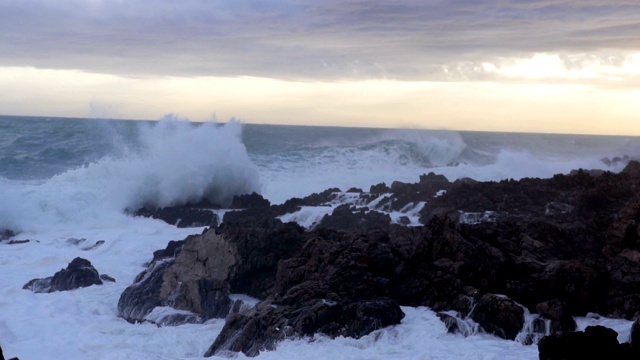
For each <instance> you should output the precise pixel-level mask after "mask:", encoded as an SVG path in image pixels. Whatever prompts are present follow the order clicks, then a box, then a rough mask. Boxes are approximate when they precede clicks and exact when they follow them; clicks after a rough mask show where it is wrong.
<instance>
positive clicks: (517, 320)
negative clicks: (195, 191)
mask: <svg viewBox="0 0 640 360" xmlns="http://www.w3.org/2000/svg"><path fill="white" fill-rule="evenodd" d="M341 194H343V193H340V192H339V190H338V189H328V190H327V191H325V192H323V193H318V194H313V195H311V196H309V197H307V198H302V199H291V200H289V201H287V202H285V203H284V204H282V205H269V204H268V202H265V201H262V200H260V198H259V195H254V194H252V195H251V196H248V197H246V198H241V199H238V201H237V204H238V205H237V206H239V207H240V206H242V207H243V208H244V209H245V210H237V211H233V212H227V213H226V214H225V217H224V221H223V223H222V224H221V225H220V226H218V227H217V228H215V229H214V228H212V229H210V230H207V231H206V232H204V233H203V234H201V235H196V236H193V237H189V238H187V239H186V240H185V241H183V242H174V243H171V244H169V246H168V247H167V248H166V249H164V250H161V251H158V252H156V253H155V254H154V260H153V261H152V263H151V264H150V265H149V268H148V269H147V270H146V271H145V272H143V273H142V274H140V275H139V276H138V279H136V283H135V284H134V285H132V286H131V287H129V288H128V289H127V290H126V291H125V293H124V294H123V297H121V304H119V309H121V316H123V317H125V318H129V319H139V318H141V319H144V316H146V315H145V314H148V313H149V312H150V311H151V310H153V308H154V307H157V306H173V307H174V308H176V309H181V310H187V311H189V312H193V313H194V314H196V315H197V316H201V317H204V318H206V317H212V316H224V313H225V311H224V310H222V309H227V308H229V304H228V293H244V294H248V295H251V296H253V297H256V298H259V299H264V300H263V301H262V302H260V303H259V304H258V305H257V306H256V307H255V308H254V309H252V310H248V311H245V312H241V313H238V314H233V315H230V317H229V319H228V321H227V324H226V325H225V327H224V329H223V331H222V332H221V334H220V335H219V337H218V339H216V341H215V342H214V344H213V345H212V347H211V348H210V349H209V351H208V352H207V354H208V355H213V354H221V353H223V352H225V351H242V352H244V353H245V354H247V355H250V356H253V355H256V354H257V352H258V351H261V350H265V349H266V350H268V349H273V348H274V347H275V346H276V345H277V342H278V341H280V340H282V339H284V338H290V337H301V336H306V335H310V334H313V333H323V334H326V335H327V336H338V335H345V334H346V336H354V337H358V336H363V335H365V334H367V333H369V332H371V331H374V330H376V329H379V328H381V327H383V326H389V325H393V324H397V323H399V322H400V321H401V319H402V315H401V313H402V312H401V309H400V308H399V307H398V305H408V306H429V307H431V308H432V309H433V310H435V311H440V312H442V314H443V316H442V318H443V320H445V321H447V319H449V317H448V316H451V315H449V314H450V313H449V312H447V311H454V312H456V313H458V314H459V315H460V316H462V317H469V318H471V319H473V320H475V321H476V322H477V323H478V324H479V326H480V327H481V329H482V331H485V332H488V333H492V334H495V335H497V336H500V337H503V338H505V339H514V338H516V335H517V334H518V332H519V331H520V330H521V329H522V328H523V325H524V308H526V309H527V310H528V311H529V312H531V313H532V314H536V313H537V314H538V316H539V320H538V323H537V325H535V324H534V327H538V328H541V329H542V328H544V327H545V326H546V325H545V324H546V322H547V321H548V322H549V323H550V325H549V326H550V327H551V330H550V332H551V333H554V334H556V335H553V336H556V337H561V336H564V335H571V334H574V333H573V330H575V322H574V321H573V319H572V316H573V315H576V316H580V315H585V314H586V313H587V312H595V313H600V314H602V315H604V316H610V317H622V318H626V319H632V318H634V316H636V317H637V316H638V315H640V314H638V309H640V295H638V294H640V225H639V224H640V163H638V162H635V161H630V162H629V164H628V165H627V168H626V169H625V170H624V171H622V172H621V173H619V174H613V173H609V172H602V173H591V172H588V171H576V172H575V173H573V174H571V175H556V176H554V177H553V178H550V179H522V180H520V181H513V180H505V181H501V182H477V181H473V180H470V179H463V180H458V181H455V182H453V183H452V182H449V181H448V180H447V179H445V178H443V177H441V176H437V175H434V174H428V175H424V176H423V177H421V178H420V182H419V183H416V184H405V183H393V184H392V185H391V186H390V187H389V186H386V185H385V184H379V185H376V186H372V187H371V189H370V191H369V192H356V191H353V192H350V194H351V195H349V196H351V197H352V198H353V199H355V200H354V201H355V202H352V204H356V203H357V204H360V205H367V204H371V203H372V202H375V207H372V208H370V209H369V210H377V211H380V212H382V211H395V210H396V209H403V208H408V207H412V206H416V204H419V203H420V202H424V203H425V205H424V206H423V207H422V208H421V210H420V211H419V214H420V219H421V222H422V225H421V226H412V227H407V226H400V225H398V224H390V222H389V221H388V219H387V218H384V219H383V218H382V217H379V218H376V219H375V221H371V224H373V225H371V226H369V225H367V226H362V224H363V223H367V220H366V216H368V215H369V214H371V212H372V211H367V210H363V207H362V206H360V205H358V206H355V205H347V206H342V207H339V206H338V207H336V208H335V209H334V210H333V212H332V213H331V214H330V215H328V216H327V217H325V219H327V220H326V221H324V220H323V221H322V222H321V223H320V225H318V226H316V227H314V228H313V229H312V230H305V229H303V228H301V227H300V226H298V225H296V224H294V223H287V224H283V223H282V222H281V221H280V220H278V219H277V216H280V215H282V214H284V213H288V212H292V211H297V210H298V209H300V207H301V206H327V205H328V204H332V202H334V201H336V199H337V198H338V197H339V196H342V195H341ZM252 204H253V205H252ZM367 206H368V205H367ZM470 214H476V215H477V216H476V215H474V216H475V217H474V216H471V215H470ZM376 216H378V215H376V214H374V217H376ZM323 223H324V224H323ZM212 264H218V265H215V266H214V265H212ZM143 284H144V286H143ZM147 286H148V288H147ZM137 288H140V289H142V288H144V289H147V290H140V289H138V290H136V289H137ZM143 299H146V300H145V301H146V303H145V302H144V301H142V300H143ZM168 299H171V301H168ZM137 302H141V303H144V305H140V304H137ZM132 304H133V305H132ZM121 305H122V307H121ZM126 309H134V310H126ZM382 309H384V311H382ZM445 312H446V313H445ZM132 314H133V315H132ZM386 314H394V315H393V316H388V317H387V315H386ZM445 315H446V316H445ZM136 316H137V317H136ZM541 329H538V330H540V331H541V333H544V332H545V331H546V328H545V329H544V330H541ZM596 334H598V335H597V337H602V338H603V339H606V338H607V336H608V335H607V333H606V332H596ZM571 336H575V335H571ZM580 336H582V335H580ZM549 341H551V342H549ZM553 341H555V340H547V344H546V345H542V347H541V349H545V347H547V346H550V345H549V344H553ZM571 341H573V340H571ZM604 341H605V342H606V341H607V340H604ZM603 346H605V345H603ZM545 351H546V350H545ZM541 354H542V353H541ZM541 356H542V355H541ZM545 356H546V355H545ZM550 358H553V357H550Z"/></svg>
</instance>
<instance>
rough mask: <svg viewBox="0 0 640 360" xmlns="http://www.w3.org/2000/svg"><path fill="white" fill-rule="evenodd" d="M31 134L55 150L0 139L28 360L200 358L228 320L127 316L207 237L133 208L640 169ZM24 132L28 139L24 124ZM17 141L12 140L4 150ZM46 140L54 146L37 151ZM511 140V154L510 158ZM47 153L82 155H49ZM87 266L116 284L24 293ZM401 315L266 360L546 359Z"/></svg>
mask: <svg viewBox="0 0 640 360" xmlns="http://www.w3.org/2000/svg"><path fill="white" fill-rule="evenodd" d="M10 121H25V120H10ZM29 121H33V123H29V127H30V129H29V130H28V131H33V130H34V129H37V128H39V127H42V126H45V127H47V126H48V128H46V129H47V131H43V132H42V134H43V135H42V136H41V137H40V138H38V139H40V140H39V141H30V143H32V144H34V143H37V144H40V145H41V146H44V147H45V148H42V147H41V148H38V149H35V148H30V147H24V146H22V145H20V142H19V141H15V140H16V139H15V138H11V139H10V140H9V141H0V144H13V145H16V146H18V145H19V148H17V149H15V150H16V152H9V151H8V150H7V148H6V147H0V152H2V151H4V153H3V156H5V155H7V156H5V157H2V159H3V164H0V168H2V166H4V165H5V164H8V163H11V164H17V163H19V164H21V165H20V167H19V169H20V171H11V170H12V169H14V168H11V169H9V168H6V167H5V168H2V171H0V228H7V227H8V228H10V229H13V230H16V231H21V233H20V234H19V235H18V236H17V237H16V239H30V240H31V241H30V242H27V243H24V244H16V245H10V246H9V245H4V244H3V245H1V246H0V265H1V266H2V269H3V276H2V277H0V295H1V296H0V341H2V343H1V345H2V348H3V350H4V353H5V355H8V356H18V357H20V358H21V359H45V360H46V359H59V358H66V359H88V358H91V359H142V360H151V359H200V358H202V355H203V354H204V353H205V351H206V350H207V348H208V347H209V346H210V345H211V343H212V342H213V340H214V339H215V338H216V336H217V334H218V332H219V331H220V329H221V328H222V326H223V321H222V320H212V321H210V322H207V323H205V324H199V325H182V326H177V327H162V328H157V327H156V326H155V325H152V324H137V325H132V324H129V323H127V322H125V321H124V320H122V319H120V318H117V308H116V307H117V302H118V298H119V296H120V294H121V293H122V291H123V290H124V289H125V288H126V286H128V285H129V284H131V283H132V281H133V279H134V277H135V276H136V275H137V274H138V273H139V272H140V271H142V269H143V268H144V264H145V263H146V262H148V261H149V260H151V256H152V253H153V251H154V250H157V249H161V248H164V247H165V246H166V244H167V242H168V241H170V240H181V239H184V238H185V237H186V236H187V235H190V234H192V233H199V232H201V231H202V228H195V229H178V228H176V227H174V226H170V225H167V224H165V223H163V222H161V221H158V220H152V219H143V218H133V217H130V216H127V215H125V209H127V208H135V207H138V206H142V205H151V206H166V205H177V204H180V203H184V202H187V201H194V200H199V199H200V198H202V197H207V198H209V199H210V200H211V201H212V202H220V203H221V204H222V205H224V203H225V202H227V201H228V200H229V199H230V197H232V196H233V195H234V194H237V193H247V192H251V191H258V192H262V194H263V195H264V196H265V197H266V198H268V199H269V200H270V201H271V202H272V203H282V202H284V201H285V200H287V199H289V198H291V197H294V196H297V197H304V196H307V195H309V194H311V193H313V192H320V191H323V190H325V189H327V188H331V187H339V188H340V189H342V191H343V192H345V193H346V190H348V189H349V188H351V187H359V188H362V189H363V190H365V191H366V190H368V189H369V187H370V186H371V185H375V184H378V183H381V182H386V183H387V185H390V184H391V183H392V182H393V181H403V182H410V183H413V182H416V181H418V177H419V175H421V174H424V173H427V172H430V171H433V172H435V173H437V174H443V175H445V176H446V177H447V178H448V179H449V180H450V181H453V180H455V179H458V178H463V177H471V178H474V179H476V180H501V179H506V178H513V179H520V178H522V177H549V176H552V175H554V174H556V173H567V172H569V171H571V170H573V169H576V168H586V169H593V168H598V169H605V170H613V171H619V170H621V169H622V167H623V166H624V165H623V164H621V163H614V164H611V165H607V164H605V163H603V162H602V161H600V159H601V158H603V157H613V156H622V155H629V156H631V157H638V155H640V150H639V149H640V148H639V147H638V146H637V144H638V143H639V142H638V141H637V139H627V138H612V137H575V136H567V137H562V136H557V137H556V136H550V137H545V136H537V135H536V136H534V135H526V136H525V135H519V134H513V136H506V137H505V136H502V135H495V134H494V135H492V134H469V133H456V132H429V131H410V130H398V131H388V130H375V129H365V130H362V129H339V128H333V129H323V130H322V131H316V129H309V128H299V127H266V126H258V125H242V124H239V123H233V122H232V123H229V124H226V125H222V124H215V123H205V124H191V123H188V122H184V121H177V120H176V119H167V120H163V121H161V122H157V123H129V122H127V123H120V122H117V123H111V122H96V123H94V124H99V125H95V126H94V125H87V124H90V123H84V122H73V121H75V120H60V122H59V123H56V121H58V120H55V121H53V120H52V121H49V122H46V124H45V123H44V122H43V123H39V121H40V120H38V119H35V120H29ZM80 124H82V126H80ZM114 124H116V125H117V126H116V125H114ZM13 125H15V126H14V127H13V128H15V129H16V131H20V129H21V127H20V126H19V125H16V124H13ZM57 125H60V127H61V128H58V127H56V126H57ZM62 125H64V126H62ZM85 125H87V126H85ZM49 130H56V131H49ZM22 131H23V132H25V131H27V130H25V129H24V128H23V129H22ZM340 134H342V135H340ZM10 135H11V134H8V133H3V134H0V138H2V137H3V136H10ZM45 135H46V136H48V137H49V139H50V140H51V141H50V142H49V143H47V142H44V141H43V140H41V139H46V138H47V137H46V136H45ZM20 136H26V134H24V133H22V134H20ZM54 136H55V137H56V138H55V139H53V138H52V137H54ZM491 136H495V137H496V138H497V139H498V140H495V139H493V138H492V137H491ZM353 139H357V140H353ZM505 139H509V140H510V141H511V143H510V144H505V142H504V140H505ZM0 140H2V139H0ZM54 140H55V141H54ZM26 143H29V142H26V141H25V142H24V144H26ZM47 144H56V146H59V147H61V148H62V150H64V148H65V147H67V149H74V150H77V149H82V151H58V150H60V149H57V150H55V149H47V148H46V146H48V145H47ZM594 144H595V145H594ZM2 146H4V145H2ZM20 146H21V147H20ZM12 151H13V150H12ZM36 153H37V154H36ZM44 154H48V155H51V156H49V157H45V156H44ZM36 155H37V156H36ZM62 155H64V156H65V158H64V159H62V158H59V162H58V163H55V159H56V156H58V157H59V156H62ZM4 159H11V161H9V160H7V162H5V161H4ZM28 159H30V160H29V161H35V162H34V163H28V161H27V160H28ZM45 162H47V164H46V165H47V166H45ZM40 166H42V169H44V170H42V169H40V168H39V167H40ZM35 168H38V169H35ZM36 170H37V171H36ZM45 170H46V171H45ZM23 175H24V176H23ZM350 201H353V197H350V196H349V194H348V193H346V195H344V196H343V197H340V198H339V201H338V202H337V203H335V204H331V206H330V207H327V209H317V208H303V209H302V210H301V211H300V212H298V213H295V214H291V215H290V217H291V218H289V219H285V220H295V221H298V222H300V223H302V224H305V225H307V226H311V225H312V224H313V223H315V222H317V221H318V219H319V218H321V216H323V215H324V214H325V213H327V212H325V210H326V211H331V210H332V209H333V208H334V207H336V206H338V205H339V204H342V203H350ZM419 207H420V204H416V205H415V207H414V208H407V209H403V211H404V212H400V213H401V214H403V215H407V214H409V215H410V217H411V221H412V224H413V222H415V221H416V218H417V213H416V212H417V211H418V209H419ZM411 214H413V215H411ZM392 215H394V216H396V217H397V215H398V214H392ZM414 225H415V224H414ZM82 239H84V241H78V240H82ZM98 241H104V243H102V245H101V246H99V247H97V248H95V249H92V250H87V249H86V248H87V247H90V246H84V245H82V246H79V245H78V244H88V245H92V244H95V243H97V242H98ZM77 256H81V257H84V258H87V259H88V260H90V261H91V262H92V263H93V265H94V266H95V267H96V269H98V270H99V271H100V273H104V274H108V275H110V276H112V277H114V278H115V279H116V281H117V282H116V283H107V284H105V285H103V286H92V287H89V288H84V289H78V290H74V291H69V292H59V293H51V294H34V293H32V292H30V291H26V290H22V286H23V285H24V284H25V283H26V282H28V281H29V280H30V279H33V278H38V277H45V276H50V275H52V274H53V273H55V272H56V271H58V270H60V269H61V268H63V267H65V266H66V265H67V264H68V263H69V261H71V260H72V259H73V258H75V257H77ZM403 311H404V312H405V313H406V315H407V316H406V317H405V318H404V319H403V321H402V323H401V324H399V325H397V326H393V327H389V328H386V329H383V330H379V331H376V332H374V333H372V334H370V335H367V336H365V337H363V338H361V339H357V340H356V339H351V338H337V339H334V340H330V339H328V338H325V337H322V336H316V337H314V338H311V339H309V338H304V339H290V340H286V341H284V342H282V343H281V344H279V346H278V349H277V350H276V351H273V352H263V353H262V354H260V356H259V357H258V359H299V358H300V357H301V354H302V355H303V356H305V357H308V358H334V359H336V360H340V359H420V360H423V359H443V360H444V359H532V360H533V359H536V358H537V348H536V347H535V346H525V345H522V344H520V343H518V342H514V341H505V340H501V339H498V338H496V337H494V336H490V335H486V334H475V335H472V336H470V337H468V338H464V337H463V336H462V335H451V334H447V333H446V329H445V327H444V325H443V323H442V322H441V321H440V320H439V318H437V316H436V315H435V314H434V313H433V312H432V311H431V310H429V309H426V308H406V307H405V308H403ZM597 323H603V324H605V325H606V326H611V327H613V328H614V329H616V330H619V332H620V334H621V335H620V336H621V337H624V336H627V335H628V330H625V329H628V328H629V323H628V322H626V321H622V320H612V319H603V318H596V317H593V316H592V317H588V318H584V319H578V324H579V328H582V327H583V326H586V325H592V324H597ZM625 331H627V332H625ZM235 356H236V358H238V359H244V358H246V357H245V356H244V355H243V354H237V355H235Z"/></svg>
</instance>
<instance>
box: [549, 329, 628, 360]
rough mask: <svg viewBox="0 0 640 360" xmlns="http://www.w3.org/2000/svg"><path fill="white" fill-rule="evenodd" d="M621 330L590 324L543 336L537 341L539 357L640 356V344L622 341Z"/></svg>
mask: <svg viewBox="0 0 640 360" xmlns="http://www.w3.org/2000/svg"><path fill="white" fill-rule="evenodd" d="M617 336H618V333H616V332H615V331H614V330H612V329H609V328H606V327H604V326H588V327H587V328H586V329H585V330H584V331H577V332H571V333H566V334H557V335H550V336H547V337H544V338H542V339H541V340H540V342H539V343H538V351H539V358H540V360H578V359H580V360H583V359H620V360H631V359H639V358H640V344H638V343H633V342H631V343H623V344H620V343H619V342H618V339H617Z"/></svg>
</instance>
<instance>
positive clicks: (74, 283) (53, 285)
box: [22, 257, 102, 293]
mask: <svg viewBox="0 0 640 360" xmlns="http://www.w3.org/2000/svg"><path fill="white" fill-rule="evenodd" d="M91 285H102V280H100V274H98V271H97V270H96V269H95V268H94V267H93V265H91V262H90V261H89V260H86V259H83V258H79V257H78V258H75V259H73V260H72V261H71V262H70V263H69V265H68V266H67V268H66V269H62V270H60V271H58V272H57V273H55V274H54V275H53V276H52V277H48V278H44V279H33V280H31V281H29V282H28V283H27V284H25V285H24V286H23V287H22V288H23V289H27V290H31V291H33V292H36V293H50V292H54V291H67V290H73V289H77V288H82V287H87V286H91Z"/></svg>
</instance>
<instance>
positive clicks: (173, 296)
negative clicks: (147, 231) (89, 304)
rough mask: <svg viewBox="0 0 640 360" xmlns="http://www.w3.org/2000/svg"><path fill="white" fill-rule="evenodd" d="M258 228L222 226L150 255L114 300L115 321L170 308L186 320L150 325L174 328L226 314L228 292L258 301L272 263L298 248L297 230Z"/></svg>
mask: <svg viewBox="0 0 640 360" xmlns="http://www.w3.org/2000/svg"><path fill="white" fill-rule="evenodd" d="M263 225H264V227H260V228H244V227H241V226H238V225H225V226H222V227H221V228H219V229H211V230H208V231H205V232H204V233H203V234H200V235H192V236H189V237H187V239H185V240H184V241H179V242H170V243H169V244H168V245H167V248H166V249H164V250H159V251H156V252H155V253H154V259H153V261H152V262H151V263H150V264H149V265H148V266H147V269H146V270H145V271H143V272H142V273H140V274H139V275H138V276H137V277H136V279H135V280H134V283H133V285H131V286H129V287H128V288H127V289H125V291H124V292H123V294H122V295H121V296H120V300H119V302H118V314H119V316H121V317H123V318H124V319H126V320H128V321H130V322H141V321H146V320H148V319H147V316H148V315H149V314H150V313H151V312H152V311H153V310H154V309H155V308H157V307H172V308H174V309H176V310H181V311H185V312H187V313H188V314H191V316H189V317H188V318H183V317H180V318H178V319H171V320H169V319H165V320H162V319H156V320H154V321H155V322H160V323H161V324H162V325H167V324H170V325H173V324H176V323H180V321H179V320H180V319H183V320H186V321H188V322H194V321H195V322H199V321H203V320H207V319H210V318H224V317H226V316H227V314H229V311H230V310H231V309H232V308H233V306H234V302H233V301H232V300H231V299H230V298H229V291H230V288H231V287H233V288H234V291H236V292H239V293H245V294H249V295H253V296H256V297H264V296H265V294H266V291H267V289H268V288H269V287H270V286H272V285H273V282H274V280H275V270H276V266H277V260H276V259H279V258H282V257H286V256H287V255H286V253H287V252H289V251H293V250H295V249H296V247H299V246H300V245H298V244H297V242H298V241H299V239H300V238H301V236H302V234H303V230H302V228H300V227H299V226H297V225H295V224H286V225H285V224H282V222H280V221H277V220H273V221H271V222H268V223H265V224H263ZM236 307H237V306H236Z"/></svg>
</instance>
